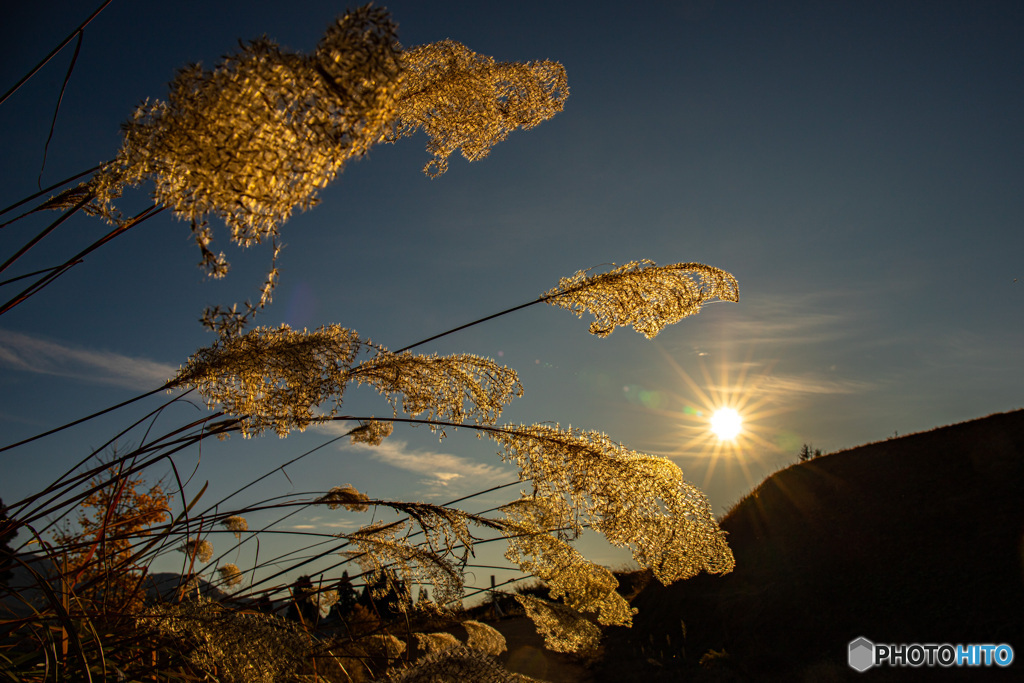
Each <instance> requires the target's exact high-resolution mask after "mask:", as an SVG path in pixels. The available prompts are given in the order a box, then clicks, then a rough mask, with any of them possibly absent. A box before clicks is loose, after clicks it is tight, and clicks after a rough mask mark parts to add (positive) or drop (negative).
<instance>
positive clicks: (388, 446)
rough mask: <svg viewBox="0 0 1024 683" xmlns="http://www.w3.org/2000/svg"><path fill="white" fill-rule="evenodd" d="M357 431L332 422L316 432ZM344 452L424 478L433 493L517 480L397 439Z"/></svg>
mask: <svg viewBox="0 0 1024 683" xmlns="http://www.w3.org/2000/svg"><path fill="white" fill-rule="evenodd" d="M353 427H355V424H354V423H351V422H329V423H327V424H323V425H317V426H316V427H315V429H317V430H319V431H324V432H326V433H328V434H335V435H342V434H346V433H348V432H349V431H350V430H351V429H352V428H353ZM340 447H341V448H343V449H346V450H348V449H352V450H359V451H364V452H366V453H368V454H370V455H371V456H372V457H373V458H374V459H376V460H379V461H380V462H383V463H385V464H387V465H391V466H392V467H397V468H398V469H402V470H406V471H407V472H414V473H416V474H420V475H424V479H422V480H421V484H423V485H424V486H427V487H429V488H430V489H432V490H433V492H435V493H436V492H440V491H441V490H445V489H450V488H451V487H452V486H453V485H454V486H455V487H457V488H458V489H460V490H463V489H467V488H472V489H485V488H489V487H491V486H494V485H496V484H504V483H507V482H509V481H512V480H514V479H515V477H516V474H515V472H514V471H513V470H511V469H509V468H506V467H501V466H499V465H493V464H488V463H481V462H476V461H475V460H470V459H469V458H464V457H462V456H459V455H454V454H452V453H442V452H439V451H431V450H419V449H415V448H410V447H409V443H408V442H407V441H402V440H400V439H396V438H394V437H391V438H388V439H385V440H384V442H383V443H381V444H380V445H379V446H370V445H368V444H364V443H347V444H344V445H342V446H340Z"/></svg>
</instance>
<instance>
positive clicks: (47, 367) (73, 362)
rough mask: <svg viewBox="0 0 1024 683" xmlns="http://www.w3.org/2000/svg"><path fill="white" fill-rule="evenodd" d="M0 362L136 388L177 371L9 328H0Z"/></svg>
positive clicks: (155, 384) (154, 385)
mask: <svg viewBox="0 0 1024 683" xmlns="http://www.w3.org/2000/svg"><path fill="white" fill-rule="evenodd" d="M0 365H3V366H5V367H8V368H11V369H14V370H21V371H23V372H34V373H38V374H42V375H53V376H55V377H67V378H71V379H79V380H83V381H86V382H95V383H99V384H112V385H114V386H119V387H125V388H128V389H137V390H145V389H155V388H157V387H159V386H161V385H162V384H163V383H164V382H166V381H167V380H168V379H169V378H171V377H173V376H174V375H175V373H176V372H177V371H178V369H177V368H176V367H174V366H172V365H168V364H166V363H158V362H156V361H152V360H148V359H146V358H133V357H131V356H125V355H122V354H119V353H113V352H110V351H92V350H88V349H82V348H76V347H72V346H65V345H63V344H59V343H56V342H52V341H47V340H45V339H41V338H39V337H33V336H30V335H27V334H22V333H20V332H12V331H10V330H0Z"/></svg>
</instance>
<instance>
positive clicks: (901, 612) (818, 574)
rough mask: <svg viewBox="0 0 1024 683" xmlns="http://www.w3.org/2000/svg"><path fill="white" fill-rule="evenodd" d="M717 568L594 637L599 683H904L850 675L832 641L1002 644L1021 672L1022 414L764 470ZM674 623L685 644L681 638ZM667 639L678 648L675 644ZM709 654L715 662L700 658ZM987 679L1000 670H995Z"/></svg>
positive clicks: (927, 672) (885, 673) (735, 517)
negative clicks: (723, 565)
mask: <svg viewBox="0 0 1024 683" xmlns="http://www.w3.org/2000/svg"><path fill="white" fill-rule="evenodd" d="M722 528H723V529H725V530H726V531H728V532H729V544H730V546H731V547H732V549H733V552H734V554H735V556H736V570H735V571H734V572H733V573H732V574H729V575H727V576H724V577H718V576H708V575H702V576H698V577H695V578H694V579H691V580H689V581H683V582H680V583H677V584H675V585H673V586H669V587H667V588H666V587H662V586H660V585H659V584H657V583H656V582H652V583H651V584H650V585H648V587H647V588H646V589H645V590H644V592H643V593H641V594H640V595H639V596H638V597H637V599H636V600H635V601H634V605H635V606H636V607H639V609H640V613H639V615H638V616H637V619H636V623H635V626H634V628H633V629H632V630H625V629H614V630H612V631H610V632H609V634H608V647H607V653H606V654H607V656H606V659H605V662H606V663H605V665H604V674H603V675H604V676H605V678H606V679H608V680H680V679H681V678H688V677H691V676H692V677H695V678H696V679H698V680H746V679H749V680H763V679H766V678H768V679H771V678H774V679H778V680H846V679H847V678H851V677H856V680H869V679H870V680H903V679H905V678H907V677H908V676H910V675H911V674H913V673H914V670H910V669H888V668H886V669H872V670H870V671H869V672H867V673H865V674H857V673H856V672H854V671H853V670H851V669H849V668H848V667H847V664H846V652H847V644H848V643H849V641H851V640H853V639H854V638H857V637H859V636H864V637H866V638H868V639H869V640H872V641H874V642H876V643H879V642H880V643H928V642H933V643H952V644H957V643H963V644H969V643H1007V644H1009V645H1011V646H1013V647H1014V649H1015V652H1016V653H1017V661H1016V665H1015V666H1014V667H1012V669H1014V670H1013V671H1002V670H1001V671H994V670H991V669H986V670H977V669H973V670H972V669H955V668H954V669H951V670H949V671H940V670H936V669H928V668H922V669H920V670H917V674H918V676H920V677H923V678H933V677H936V675H937V674H943V673H944V674H945V677H947V678H948V677H951V676H959V677H965V678H968V679H972V680H982V679H985V680H987V679H988V678H990V677H997V678H1000V679H1003V680H1008V679H1009V678H1014V679H1016V678H1017V677H1018V676H1019V675H1020V671H1021V669H1022V668H1024V662H1022V661H1021V659H1022V658H1024V562H1022V560H1024V554H1022V552H1024V546H1022V539H1024V535H1022V534H1024V411H1016V412H1013V413H1005V414H1000V415H992V416H990V417H986V418H983V419H980V420H974V421H972V422H965V423H961V424H957V425H952V426H949V427H943V428H940V429H935V430H933V431H930V432H925V433H921V434H914V435H910V436H906V437H902V438H899V439H891V440H889V441H883V442H879V443H874V444H869V445H866V446H861V447H859V448H854V449H851V450H847V451H842V452H839V453H834V454H831V455H827V456H824V457H821V458H817V459H815V460H811V461H809V462H805V463H800V464H797V465H794V466H792V467H789V468H788V469H785V470H783V471H780V472H777V473H776V474H774V475H772V476H771V477H769V478H768V479H766V480H765V481H764V482H763V483H762V484H761V485H760V486H758V487H757V488H756V489H755V490H754V491H753V492H752V493H751V494H750V495H748V496H747V497H746V498H744V499H743V500H742V501H741V502H740V503H739V504H738V505H737V506H736V507H735V508H734V509H733V510H732V511H731V512H730V514H729V515H728V516H727V517H726V518H725V519H724V520H723V521H722ZM680 621H682V622H683V623H685V626H686V631H687V637H686V639H685V640H683V639H682V628H681V626H680ZM680 645H682V647H680ZM709 650H715V651H718V652H721V651H722V650H724V651H725V652H726V653H727V654H728V656H727V657H722V658H718V659H717V660H716V661H717V662H718V665H717V666H711V667H708V666H705V667H702V666H700V665H699V663H698V662H699V660H700V658H701V656H702V655H703V654H704V653H706V652H708V651H709ZM997 674H1003V675H1001V676H997Z"/></svg>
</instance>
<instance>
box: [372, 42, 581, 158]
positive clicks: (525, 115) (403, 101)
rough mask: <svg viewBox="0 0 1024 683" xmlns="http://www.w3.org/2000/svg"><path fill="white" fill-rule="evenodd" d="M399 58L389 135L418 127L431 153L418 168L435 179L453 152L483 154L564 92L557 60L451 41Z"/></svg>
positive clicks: (556, 103) (546, 114)
mask: <svg viewBox="0 0 1024 683" xmlns="http://www.w3.org/2000/svg"><path fill="white" fill-rule="evenodd" d="M399 62H400V63H401V65H402V69H403V80H402V88H401V93H400V96H399V98H398V100H397V102H396V105H395V106H396V114H397V123H396V124H395V125H394V128H393V129H392V130H390V131H389V133H388V136H387V140H388V141H390V142H394V141H395V140H397V139H398V138H401V137H404V136H408V135H412V134H413V133H414V132H416V131H417V130H418V129H420V128H422V129H423V130H424V132H426V134H427V135H428V136H429V138H430V142H429V143H428V144H427V151H428V152H430V153H431V154H433V155H434V158H433V160H432V161H430V162H428V163H427V165H426V166H425V167H424V169H423V171H424V172H425V173H427V175H430V176H432V177H436V176H439V175H441V174H442V173H444V172H445V171H446V170H447V168H448V157H449V156H450V155H451V154H452V153H453V152H455V151H456V150H458V149H461V150H462V156H464V157H465V158H466V159H468V160H469V161H476V160H478V159H482V158H484V157H485V156H487V154H488V153H489V152H490V150H491V147H493V146H494V145H496V144H498V143H499V142H501V141H502V140H504V139H505V138H507V137H508V135H509V133H511V132H512V131H514V130H516V129H519V128H521V129H524V130H525V129H529V128H533V127H534V126H537V125H538V124H540V123H542V122H544V121H546V120H548V119H550V118H551V117H552V116H554V115H555V114H557V113H558V112H560V111H562V108H563V106H564V104H565V100H566V98H567V97H568V96H569V87H568V83H567V81H566V77H565V68H564V67H563V66H562V65H561V64H559V63H558V62H551V61H538V62H527V63H510V62H495V61H494V59H493V58H491V57H486V56H484V55H479V54H476V53H475V52H473V51H471V50H469V49H468V48H467V47H466V46H465V45H462V44H461V43H456V42H454V41H451V40H442V41H441V42H438V43H431V44H429V45H422V46H420V47H415V48H412V49H410V50H406V51H404V52H402V53H401V55H400V56H399Z"/></svg>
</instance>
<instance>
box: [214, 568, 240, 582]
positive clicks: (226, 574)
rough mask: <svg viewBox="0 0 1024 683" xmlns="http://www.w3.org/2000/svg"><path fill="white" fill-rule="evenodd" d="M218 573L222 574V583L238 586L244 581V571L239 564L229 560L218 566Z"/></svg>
mask: <svg viewBox="0 0 1024 683" xmlns="http://www.w3.org/2000/svg"><path fill="white" fill-rule="evenodd" d="M217 573H218V574H220V580H221V583H223V584H224V585H225V586H237V585H238V584H240V583H242V571H241V570H240V569H239V568H238V565H237V564H232V563H230V562H229V563H228V564H225V565H224V566H222V567H218V568H217Z"/></svg>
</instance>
